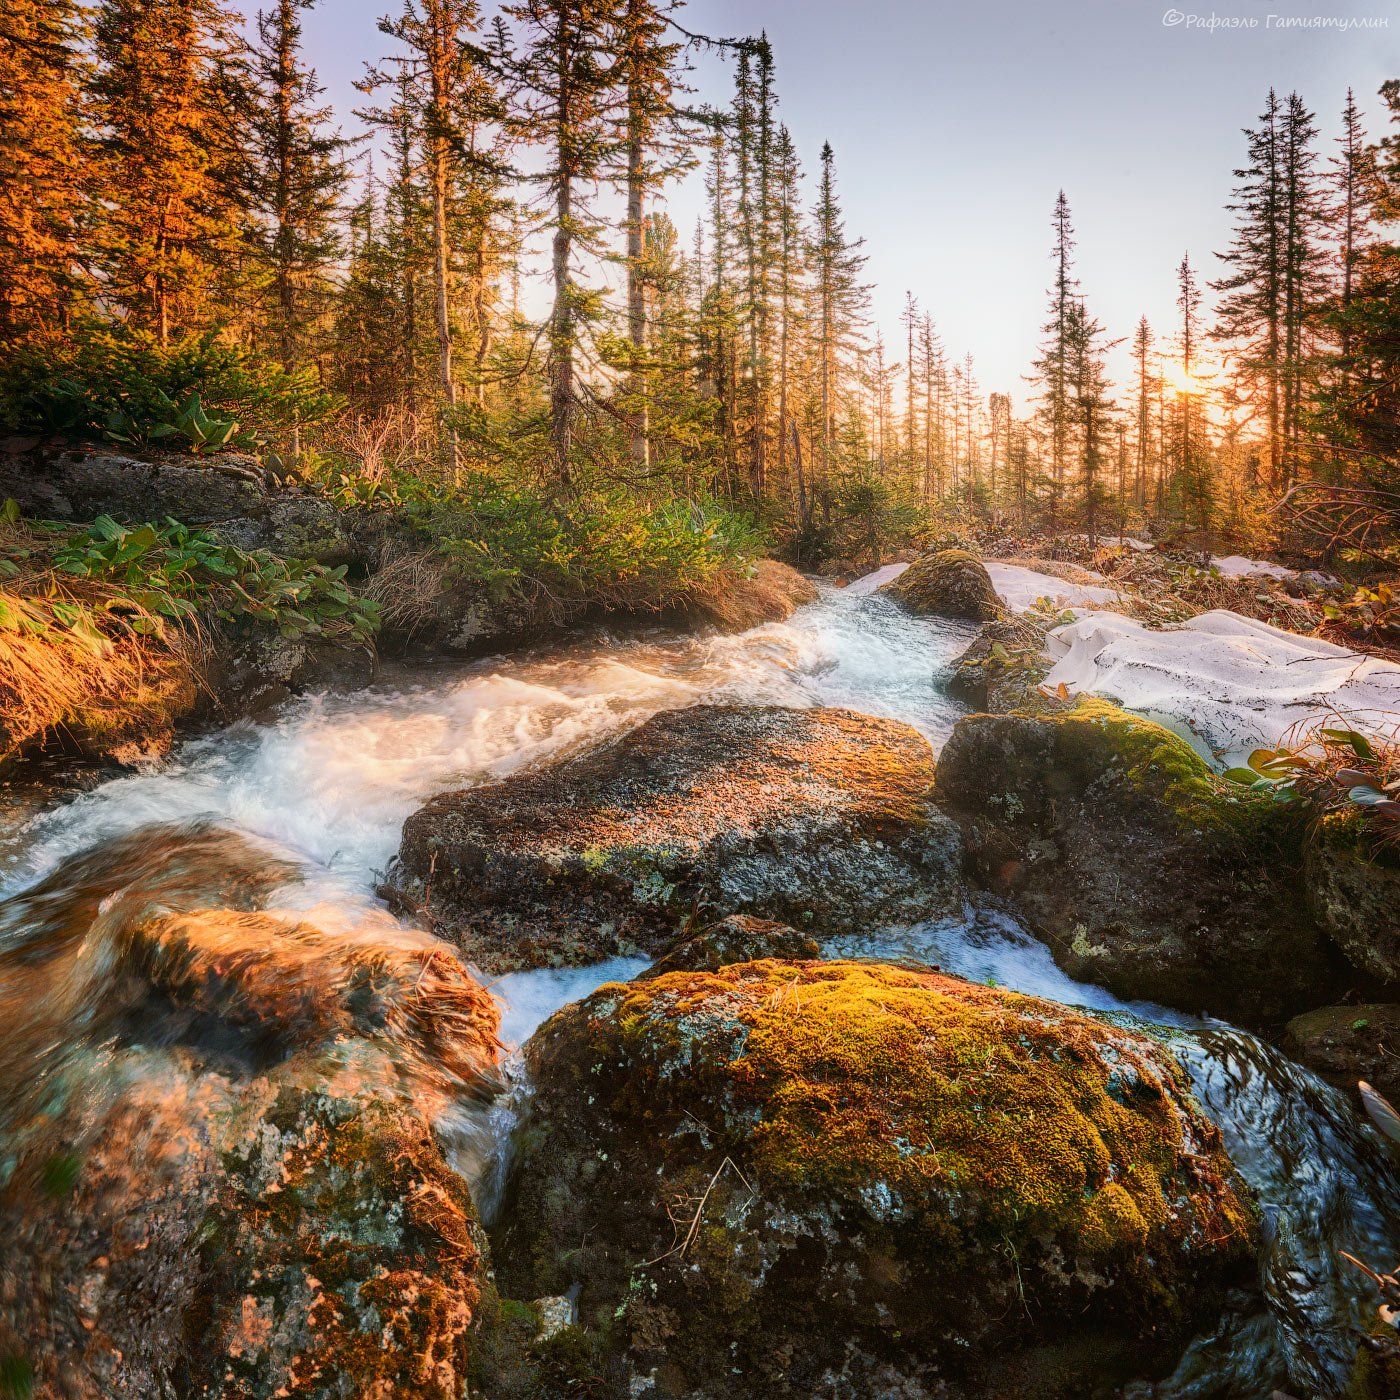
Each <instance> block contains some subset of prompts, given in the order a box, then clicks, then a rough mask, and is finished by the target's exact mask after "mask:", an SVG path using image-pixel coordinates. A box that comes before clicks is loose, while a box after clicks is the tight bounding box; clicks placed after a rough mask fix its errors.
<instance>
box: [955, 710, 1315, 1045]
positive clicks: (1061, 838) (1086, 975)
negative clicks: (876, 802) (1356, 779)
mask: <svg viewBox="0 0 1400 1400" xmlns="http://www.w3.org/2000/svg"><path fill="white" fill-rule="evenodd" d="M938 800H939V802H940V803H941V804H942V805H943V806H944V808H945V810H947V811H948V812H950V813H951V814H952V815H953V816H954V817H955V818H956V820H957V821H958V823H959V825H960V826H961V828H962V831H963V837H964V840H965V841H966V843H967V849H968V852H969V855H970V858H971V862H972V866H973V869H974V871H975V873H976V874H977V876H978V877H979V878H980V879H981V881H982V882H983V883H984V884H986V885H988V886H989V887H991V888H992V889H993V890H995V891H996V892H998V893H1000V894H1003V895H1006V896H1008V897H1010V898H1011V899H1012V900H1014V901H1015V903H1016V904H1017V905H1018V906H1019V907H1020V909H1021V911H1022V912H1023V914H1024V916H1025V918H1026V920H1027V922H1028V923H1029V924H1030V926H1031V927H1032V929H1034V931H1035V932H1036V933H1037V934H1038V935H1039V936H1040V937H1042V938H1043V939H1044V940H1045V941H1046V942H1047V943H1048V944H1049V946H1050V948H1051V951H1052V952H1053V953H1054V955H1055V959H1056V961H1057V962H1058V963H1059V964H1060V966H1061V967H1063V968H1064V969H1065V970H1066V971H1067V972H1069V973H1070V974H1071V976H1074V977H1077V978H1079V979H1081V980H1084V981H1092V982H1098V983H1100V984H1102V985H1103V986H1106V987H1108V988H1110V989H1111V990H1112V991H1114V992H1116V993H1117V994H1118V995H1119V996H1123V997H1132V998H1146V999H1149V1000H1152V1001H1156V1002H1161V1003H1163V1004H1165V1005H1168V1006H1176V1007H1180V1008H1182V1009H1184V1010H1189V1011H1193V1012H1198V1011H1203V1010H1204V1011H1210V1012H1213V1013H1215V1014H1217V1015H1220V1016H1224V1017H1227V1018H1228V1019H1231V1020H1237V1021H1243V1022H1245V1023H1249V1024H1255V1025H1258V1024H1261V1023H1272V1022H1276V1021H1278V1020H1282V1019H1284V1018H1286V1017H1287V1016H1289V1015H1292V1014H1294V1013H1296V1012H1298V1011H1301V1010H1302V1009H1304V1008H1305V1007H1308V1006H1315V1005H1316V1004H1317V1003H1318V1001H1319V1000H1321V999H1323V998H1325V997H1326V996H1327V994H1328V991H1329V989H1330V988H1333V987H1335V986H1336V984H1337V981H1338V974H1339V971H1340V969H1339V967H1338V966H1337V964H1336V959H1335V957H1334V956H1333V954H1332V952H1331V950H1330V948H1329V946H1328V943H1327V940H1326V939H1325V938H1324V937H1323V935H1322V934H1321V932H1320V931H1319V929H1318V928H1317V927H1316V924H1315V922H1314V920H1313V918H1312V916H1311V915H1310V913H1309V911H1308V903H1307V898H1306V895H1305V891H1304V887H1303V883H1304V882H1303V873H1302V845H1303V839H1304V831H1305V825H1306V818H1305V816H1304V814H1303V813H1302V812H1301V810H1299V809H1298V808H1297V807H1296V806H1295V805H1293V804H1284V803H1278V802H1275V801H1273V800H1272V799H1271V798H1270V797H1268V796H1265V795H1261V794H1258V793H1255V792H1253V791H1251V790H1250V789H1248V788H1244V787H1240V786H1238V785H1236V784H1233V783H1227V782H1225V781H1224V780H1222V779H1219V778H1217V777H1216V776H1215V775H1214V774H1213V773H1212V772H1211V770H1210V768H1209V767H1208V766H1207V764H1206V763H1205V762H1204V760H1203V759H1201V758H1200V756H1199V755H1197V754H1196V752H1195V751H1194V750H1193V749H1192V748H1191V746H1190V745H1189V744H1188V743H1186V741H1185V740H1184V739H1182V738H1180V737H1179V736H1178V735H1175V734H1173V733H1171V732H1169V731H1168V730H1166V729H1164V728H1162V727H1161V726H1160V725H1157V724H1153V723H1152V722H1151V721H1149V720H1144V719H1139V718H1137V717H1135V716H1132V715H1129V714H1126V713H1125V712H1124V711H1122V710H1120V709H1118V708H1117V707H1116V706H1113V705H1110V704H1108V703H1107V702H1105V701H1101V700H1096V699H1083V700H1080V701H1079V702H1078V703H1077V704H1076V705H1074V706H1073V707H1071V708H1069V709H1068V710H1064V711H1061V712H1058V713H1053V714H1044V715H1041V716H1037V717H1031V716H1027V715H1019V714H1011V715H995V716H994V715H972V716H969V717H968V718H966V719H963V720H960V721H959V722H958V724H957V725H956V727H955V728H954V731H953V735H952V737H951V738H950V739H949V741H948V743H947V745H946V746H945V748H944V750H943V753H942V755H941V757H940V761H939V770H938Z"/></svg>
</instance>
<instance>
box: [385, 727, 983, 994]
mask: <svg viewBox="0 0 1400 1400" xmlns="http://www.w3.org/2000/svg"><path fill="white" fill-rule="evenodd" d="M933 780H934V759H933V752H932V750H931V749H930V748H929V746H928V743H927V742H926V741H925V739H924V738H923V736H922V735H920V734H919V733H918V732H917V731H916V730H914V729H912V728H911V727H910V726H908V725H905V724H899V723H896V722H895V721H892V720H882V719H874V718H872V717H870V716H868V715H860V714H856V713H854V712H852V711H849V710H837V709H813V710H792V709H782V708H778V707H761V708H731V707H723V706H697V707H695V708H692V709H686V710H675V711H668V712H665V713H663V714H660V715H657V716H655V717H654V718H653V719H651V720H649V721H648V722H647V723H646V724H644V725H642V726H641V727H640V728H639V729H636V730H634V731H632V732H631V733H629V734H627V735H625V736H623V737H622V738H620V739H617V740H615V741H613V742H611V743H609V744H606V745H603V746H601V747H599V748H597V749H593V750H590V751H589V752H587V753H585V754H583V755H581V756H579V757H576V758H572V759H569V760H566V761H565V762H563V763H560V764H557V765H555V766H554V767H551V768H547V769H543V770H540V771H537V772H533V773H527V774H522V775H519V776H516V777H512V778H508V779H506V780H505V781H503V782H500V783H494V784H490V785H488V786H483V787H477V788H470V789H468V790H466V791H463V792H456V793H450V794H446V795H444V796H441V797H438V798H435V799H434V800H433V801H431V802H429V803H428V805H427V806H426V807H424V808H422V809H421V810H420V811H418V812H416V813H415V814H414V815H413V816H412V817H410V818H409V820H408V822H407V824H406V825H405V827H404V834H403V844H402V847H401V849H400V852H399V858H398V861H397V862H396V863H395V867H394V869H393V870H392V871H391V874H390V888H389V893H390V895H391V897H393V898H395V899H396V900H397V902H398V903H399V904H400V905H401V907H404V908H408V909H411V910H413V911H414V912H416V913H417V914H419V916H420V917H424V918H426V919H427V920H428V921H429V923H430V925H431V927H432V928H433V929H434V930H436V931H437V932H438V933H440V934H442V935H443V936H445V937H448V938H451V939H454V940H455V941H456V942H458V943H459V944H460V945H461V946H462V948H463V949H464V951H465V952H466V953H467V954H468V955H469V956H471V957H472V958H474V959H476V960H477V961H478V962H479V963H480V964H481V965H482V966H483V967H486V968H488V969H489V970H491V971H503V970H509V969H512V968H518V967H529V966H539V965H544V964H559V963H581V962H589V961H593V960H595V959H598V958H602V957H607V956H611V955H613V954H616V953H618V952H624V951H635V950H637V949H644V950H647V951H657V950H659V949H661V948H662V947H664V946H666V945H667V944H669V943H670V942H671V941H672V940H673V939H674V937H675V935H676V932H677V931H678V929H679V927H680V926H681V925H682V924H683V923H684V922H685V921H686V920H687V919H689V918H691V917H694V916H701V917H706V918H710V917H714V918H718V917H723V916H724V915H726V914H751V915H755V916H759V917H762V918H770V919H778V920H781V921H783V922H785V923H788V924H791V925H793V926H794V927H795V928H797V929H800V930H812V929H818V930H821V931H823V932H831V933H838V932H846V931H857V930H860V929H867V928H873V927H879V926H881V925H884V924H891V923H900V922H911V921H914V920H917V919H920V918H925V917H929V916H931V915H933V914H936V913H939V912H942V911H944V910H946V909H947V908H948V907H949V906H950V904H951V902H952V901H953V899H954V898H955V897H956V894H957V891H958V888H959V881H958V870H959V865H960V843H959V838H958V835H957V830H956V828H955V827H954V826H953V824H952V823H951V822H950V821H948V820H947V819H946V818H945V817H943V816H942V815H941V814H940V813H939V812H938V811H937V810H936V809H935V808H934V807H933V805H932V789H933Z"/></svg>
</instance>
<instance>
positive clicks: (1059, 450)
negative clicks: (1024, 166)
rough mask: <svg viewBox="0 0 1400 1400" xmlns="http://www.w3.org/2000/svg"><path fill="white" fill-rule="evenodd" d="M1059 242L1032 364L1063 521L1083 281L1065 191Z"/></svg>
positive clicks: (1055, 509) (1054, 510)
mask: <svg viewBox="0 0 1400 1400" xmlns="http://www.w3.org/2000/svg"><path fill="white" fill-rule="evenodd" d="M1051 226H1052V228H1053V229H1054V231H1055V243H1054V247H1053V248H1052V250H1051V253H1050V257H1051V260H1052V262H1053V263H1054V267H1055V275H1054V280H1053V281H1052V282H1051V284H1050V314H1049V317H1048V318H1047V319H1046V321H1045V323H1044V325H1043V326H1042V328H1041V329H1042V331H1043V333H1044V336H1045V339H1044V340H1043V341H1042V342H1041V347H1040V352H1039V354H1038V355H1037V357H1036V359H1035V361H1034V362H1033V365H1032V375H1031V379H1032V383H1034V384H1035V385H1036V386H1037V388H1038V390H1039V394H1038V400H1039V416H1040V421H1041V424H1042V427H1043V431H1044V434H1045V438H1046V441H1047V443H1048V445H1049V449H1050V504H1049V513H1050V522H1051V524H1052V526H1053V525H1054V523H1055V522H1056V521H1057V520H1058V519H1059V514H1060V509H1061V503H1062V500H1063V497H1064V491H1065V477H1066V469H1067V466H1068V462H1069V452H1070V433H1071V416H1072V413H1071V403H1070V393H1071V387H1072V382H1071V374H1072V364H1071V351H1072V346H1071V331H1072V330H1073V329H1074V326H1073V318H1074V314H1075V312H1074V307H1075V301H1076V298H1077V296H1078V286H1079V284H1078V282H1077V281H1076V280H1075V276H1074V258H1073V255H1074V224H1073V221H1072V220H1071V217H1070V210H1069V200H1068V199H1066V198H1065V192H1064V191H1063V190H1061V191H1060V192H1059V194H1058V195H1057V196H1056V198H1055V210H1054V213H1053V214H1052V216H1051Z"/></svg>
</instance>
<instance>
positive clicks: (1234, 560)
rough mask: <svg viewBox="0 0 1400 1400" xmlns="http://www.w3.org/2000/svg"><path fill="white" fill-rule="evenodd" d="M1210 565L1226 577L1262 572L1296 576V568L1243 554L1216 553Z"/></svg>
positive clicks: (1246, 575) (1266, 574)
mask: <svg viewBox="0 0 1400 1400" xmlns="http://www.w3.org/2000/svg"><path fill="white" fill-rule="evenodd" d="M1210 563H1211V567H1212V568H1213V569H1215V570H1216V571H1217V572H1218V573H1220V574H1223V575H1224V576H1225V577H1226V578H1249V577H1250V576H1251V575H1254V574H1263V575H1265V576H1266V577H1268V578H1283V579H1289V578H1297V577H1298V571H1297V570H1296V569H1286V568H1284V566H1283V565H1282V564H1270V563H1269V561H1268V560H1267V559H1246V558H1245V557H1244V555H1243V554H1226V555H1223V556H1221V555H1216V556H1215V557H1213V558H1212V559H1211V561H1210Z"/></svg>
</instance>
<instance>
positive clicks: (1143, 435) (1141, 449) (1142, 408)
mask: <svg viewBox="0 0 1400 1400" xmlns="http://www.w3.org/2000/svg"><path fill="white" fill-rule="evenodd" d="M1152 344H1153V338H1152V326H1151V324H1150V323H1149V322H1148V319H1147V317H1146V316H1141V317H1139V318H1138V323H1137V329H1136V330H1135V331H1134V332H1133V373H1134V385H1135V387H1134V392H1133V400H1134V411H1133V439H1134V453H1135V463H1136V469H1135V473H1134V478H1133V500H1134V503H1135V504H1136V505H1137V508H1138V509H1139V510H1142V509H1143V508H1144V507H1145V506H1146V504H1147V492H1148V487H1149V485H1150V484H1151V482H1152V480H1153V478H1154V475H1155V474H1154V472H1153V470H1152V465H1151V464H1152V403H1153V399H1154V397H1155V395H1156V376H1155V374H1154V372H1153V370H1152V368H1151V359H1152ZM1159 504H1160V503H1159Z"/></svg>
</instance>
